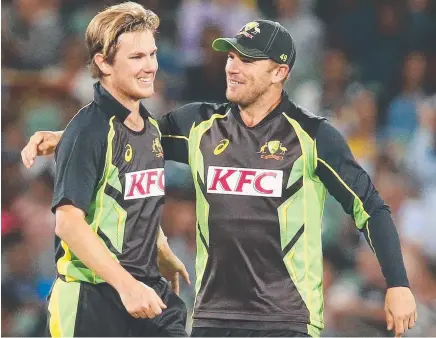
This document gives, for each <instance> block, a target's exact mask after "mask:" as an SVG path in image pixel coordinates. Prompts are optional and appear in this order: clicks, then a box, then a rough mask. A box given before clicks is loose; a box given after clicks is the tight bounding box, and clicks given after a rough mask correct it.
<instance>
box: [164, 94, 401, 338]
mask: <svg viewBox="0 0 436 338" xmlns="http://www.w3.org/2000/svg"><path fill="white" fill-rule="evenodd" d="M160 126H161V130H162V134H163V136H162V140H163V141H162V143H163V146H164V150H165V158H166V159H169V160H175V161H179V162H184V163H189V166H190V169H191V173H192V176H193V180H194V184H195V190H196V212H197V224H196V230H197V257H196V274H197V282H196V295H197V297H196V302H195V309H194V323H193V325H194V326H196V327H201V326H203V327H211V326H212V327H227V328H231V327H233V328H247V329H259V328H265V329H269V330H273V329H279V330H281V329H288V330H295V331H299V332H303V333H309V334H311V335H319V332H320V330H321V329H322V328H323V290H322V276H323V272H322V247H321V220H322V214H323V208H324V200H325V196H326V192H327V190H328V191H329V192H330V193H331V194H332V195H333V196H334V197H335V198H336V199H337V200H338V201H339V202H340V203H341V204H342V206H343V207H344V209H345V211H346V212H348V213H349V214H351V215H352V216H353V218H354V220H355V223H356V226H357V227H358V228H359V229H362V230H363V231H365V232H366V234H367V235H368V238H370V236H369V233H368V220H369V219H370V218H372V217H374V220H376V216H375V214H377V213H379V214H380V215H388V216H386V217H385V219H386V224H387V225H388V224H390V223H389V221H390V222H391V223H392V221H391V220H390V216H389V211H388V209H386V208H385V206H384V203H383V201H382V200H381V199H380V197H379V196H378V194H377V191H376V190H375V189H374V186H373V185H372V184H371V181H370V179H369V177H368V175H367V174H366V173H365V172H364V171H363V169H362V168H361V167H360V166H359V165H358V164H357V163H356V162H355V161H354V159H353V157H352V155H351V152H350V150H349V148H348V147H347V146H346V143H345V141H344V140H343V138H342V137H340V134H339V133H338V132H337V131H336V130H335V129H334V128H333V127H332V126H331V125H330V124H328V123H327V122H326V121H325V120H324V119H322V118H319V117H317V116H314V115H312V114H310V113H309V112H307V111H306V110H304V109H302V108H300V107H297V106H296V105H295V104H294V103H293V102H292V101H290V100H289V99H288V97H287V95H286V93H284V94H283V97H282V101H281V103H280V104H279V105H278V107H277V108H276V109H274V111H273V112H271V113H270V114H269V115H267V117H266V118H265V119H264V120H262V121H261V122H260V123H259V124H258V125H256V126H254V127H251V128H250V127H247V126H246V125H245V124H244V123H243V121H242V120H241V117H240V114H239V109H238V107H237V106H236V105H234V104H229V103H226V104H221V105H215V104H207V103H194V104H189V105H186V106H184V107H182V108H180V109H178V110H177V111H175V112H173V113H170V114H169V115H167V116H166V117H165V118H164V119H163V120H162V121H161V124H160ZM383 217H384V216H383ZM380 219H381V218H380V217H379V218H378V221H376V223H378V222H379V221H380ZM397 237H398V236H397ZM377 243H379V242H377ZM386 243H387V241H386ZM379 246H380V245H379ZM382 246H383V245H382ZM380 252H381V250H380ZM378 254H379V252H378ZM400 257H401V255H400ZM398 271H400V275H401V272H402V271H404V267H403V270H401V269H400V268H399V269H398ZM403 280H404V279H402V281H403ZM397 281H398V279H397ZM406 281H407V278H406Z"/></svg>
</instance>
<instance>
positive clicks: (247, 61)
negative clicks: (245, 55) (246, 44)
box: [241, 59, 254, 63]
mask: <svg viewBox="0 0 436 338" xmlns="http://www.w3.org/2000/svg"><path fill="white" fill-rule="evenodd" d="M241 60H242V62H243V63H253V62H254V61H253V60H251V59H241Z"/></svg>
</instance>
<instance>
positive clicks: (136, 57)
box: [130, 55, 141, 60]
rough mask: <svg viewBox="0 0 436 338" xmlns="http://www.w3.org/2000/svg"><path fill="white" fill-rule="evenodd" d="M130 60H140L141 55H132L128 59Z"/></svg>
mask: <svg viewBox="0 0 436 338" xmlns="http://www.w3.org/2000/svg"><path fill="white" fill-rule="evenodd" d="M130 58H131V59H137V60H138V59H140V58H141V55H133V56H131V57H130Z"/></svg>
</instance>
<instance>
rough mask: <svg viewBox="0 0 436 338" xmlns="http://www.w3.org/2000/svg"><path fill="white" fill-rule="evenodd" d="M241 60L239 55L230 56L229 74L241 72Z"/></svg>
mask: <svg viewBox="0 0 436 338" xmlns="http://www.w3.org/2000/svg"><path fill="white" fill-rule="evenodd" d="M240 62H241V61H240V60H239V59H238V58H237V57H233V58H230V57H229V58H228V59H227V64H226V72H228V73H229V74H238V73H239V72H240V70H239V63H240Z"/></svg>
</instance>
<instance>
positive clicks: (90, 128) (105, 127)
mask: <svg viewBox="0 0 436 338" xmlns="http://www.w3.org/2000/svg"><path fill="white" fill-rule="evenodd" d="M109 130H110V117H109V115H107V114H105V113H104V112H102V111H101V109H100V108H99V106H98V105H97V104H96V103H95V102H94V101H93V102H91V103H89V104H88V105H86V106H84V107H83V108H81V109H80V110H79V111H78V112H77V114H76V115H75V116H74V117H73V118H72V119H71V121H70V122H69V123H68V125H67V127H66V128H65V131H64V133H63V134H62V138H61V140H60V143H59V145H58V148H60V147H62V148H64V149H71V148H74V147H76V146H77V145H81V148H88V149H90V148H95V147H99V146H102V145H104V144H106V142H107V138H108V133H109ZM65 147H66V148H65Z"/></svg>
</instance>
